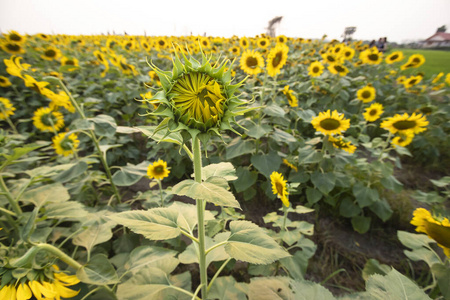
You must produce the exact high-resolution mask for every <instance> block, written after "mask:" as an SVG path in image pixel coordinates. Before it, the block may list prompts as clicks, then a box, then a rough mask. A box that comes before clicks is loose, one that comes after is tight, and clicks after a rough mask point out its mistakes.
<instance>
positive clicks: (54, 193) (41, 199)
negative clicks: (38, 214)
mask: <svg viewBox="0 0 450 300" xmlns="http://www.w3.org/2000/svg"><path fill="white" fill-rule="evenodd" d="M69 199H70V195H69V193H68V192H67V189H66V188H65V187H64V186H63V185H62V184H61V183H53V184H47V185H43V186H40V187H38V188H35V189H32V190H28V191H26V192H25V193H24V194H23V195H22V197H21V198H20V200H21V201H23V202H25V203H33V204H34V205H35V206H37V207H41V206H42V205H44V204H45V203H49V202H64V201H67V200H69Z"/></svg>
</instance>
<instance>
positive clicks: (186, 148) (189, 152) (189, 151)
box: [183, 144, 194, 161]
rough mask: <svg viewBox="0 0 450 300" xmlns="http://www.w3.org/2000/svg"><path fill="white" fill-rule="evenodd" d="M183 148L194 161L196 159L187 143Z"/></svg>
mask: <svg viewBox="0 0 450 300" xmlns="http://www.w3.org/2000/svg"><path fill="white" fill-rule="evenodd" d="M183 149H184V151H186V153H187V155H188V156H189V158H190V159H191V160H192V161H193V160H194V154H192V152H191V150H189V148H188V146H186V144H183Z"/></svg>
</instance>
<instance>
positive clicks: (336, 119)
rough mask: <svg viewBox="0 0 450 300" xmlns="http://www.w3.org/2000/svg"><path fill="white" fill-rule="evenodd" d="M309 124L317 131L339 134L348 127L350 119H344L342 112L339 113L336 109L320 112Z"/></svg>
mask: <svg viewBox="0 0 450 300" xmlns="http://www.w3.org/2000/svg"><path fill="white" fill-rule="evenodd" d="M311 124H312V125H313V126H314V128H315V129H316V130H317V131H320V132H322V133H323V134H325V135H327V134H340V133H342V132H344V131H346V130H347V129H348V128H349V127H350V120H348V119H344V114H339V113H338V112H337V111H336V110H334V111H333V112H331V111H330V110H327V111H326V112H321V113H319V115H318V116H317V117H315V118H314V119H313V120H312V121H311Z"/></svg>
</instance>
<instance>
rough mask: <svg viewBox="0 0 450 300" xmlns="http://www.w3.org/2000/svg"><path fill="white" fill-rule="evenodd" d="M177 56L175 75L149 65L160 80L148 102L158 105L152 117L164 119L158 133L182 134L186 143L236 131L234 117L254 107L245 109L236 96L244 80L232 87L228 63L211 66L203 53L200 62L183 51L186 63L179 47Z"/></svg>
mask: <svg viewBox="0 0 450 300" xmlns="http://www.w3.org/2000/svg"><path fill="white" fill-rule="evenodd" d="M174 54H175V57H174V58H173V60H172V61H173V70H172V72H168V71H163V70H161V69H159V68H158V67H156V66H155V65H153V64H150V67H152V69H153V70H154V71H155V72H156V74H157V75H158V77H159V79H160V81H161V90H160V91H158V92H157V93H156V94H155V95H154V96H153V97H152V98H151V99H149V100H148V102H149V103H151V104H153V105H157V106H158V108H157V109H156V111H154V112H150V113H149V114H152V115H160V116H163V117H164V120H163V121H162V122H161V123H160V124H159V126H158V127H157V128H156V130H155V133H156V132H158V131H160V130H166V132H167V133H166V134H167V135H168V134H169V133H171V132H180V133H181V135H182V136H183V139H184V141H187V140H189V139H190V138H194V137H196V136H197V135H198V137H199V138H200V139H201V140H202V142H206V141H207V140H208V139H209V138H210V137H211V135H217V136H220V132H221V131H222V130H225V129H228V130H232V131H234V132H236V131H235V130H234V129H233V128H232V125H233V124H235V125H237V123H236V120H235V117H236V116H238V115H242V114H244V113H245V112H247V111H250V110H252V109H254V108H244V107H242V106H243V105H245V104H247V102H246V101H243V100H240V99H238V98H237V97H236V96H234V93H235V92H236V90H237V89H238V88H239V87H240V86H241V85H242V84H243V81H242V82H240V83H238V84H234V85H232V84H231V81H232V79H231V71H232V69H231V66H228V64H229V60H223V61H221V62H217V63H216V64H214V65H211V63H210V59H211V58H209V59H208V58H207V57H206V56H205V55H204V53H203V52H201V55H202V62H201V63H200V62H199V61H197V60H196V59H195V58H194V57H192V56H191V55H190V54H188V57H187V56H186V55H185V54H184V53H183V52H181V54H182V58H183V61H184V63H183V62H182V61H181V59H180V56H179V55H178V52H177V48H174ZM236 133H237V132H236Z"/></svg>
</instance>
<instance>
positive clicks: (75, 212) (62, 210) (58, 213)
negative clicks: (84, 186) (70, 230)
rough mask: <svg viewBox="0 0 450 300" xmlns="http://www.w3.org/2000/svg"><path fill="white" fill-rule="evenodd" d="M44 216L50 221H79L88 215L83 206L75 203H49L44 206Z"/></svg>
mask: <svg viewBox="0 0 450 300" xmlns="http://www.w3.org/2000/svg"><path fill="white" fill-rule="evenodd" d="M44 207H45V216H46V217H47V218H50V219H70V220H80V219H81V218H84V217H86V216H87V215H88V212H87V210H85V208H84V206H83V204H81V203H80V202H76V201H66V202H62V203H49V204H46V205H44Z"/></svg>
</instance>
